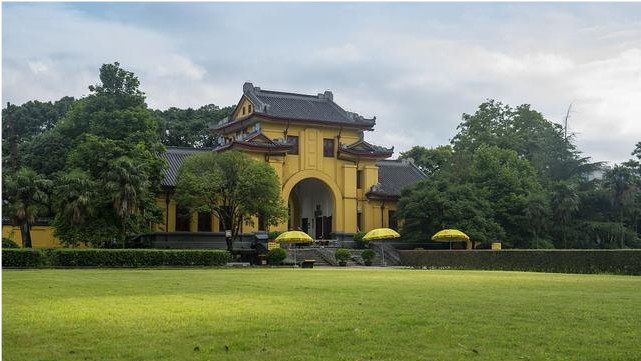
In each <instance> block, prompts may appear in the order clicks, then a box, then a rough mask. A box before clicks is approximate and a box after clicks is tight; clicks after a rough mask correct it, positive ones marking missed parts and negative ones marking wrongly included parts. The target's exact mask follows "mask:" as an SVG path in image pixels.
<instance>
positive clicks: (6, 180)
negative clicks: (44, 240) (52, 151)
mask: <svg viewBox="0 0 641 361" xmlns="http://www.w3.org/2000/svg"><path fill="white" fill-rule="evenodd" d="M4 175H5V176H4V177H3V187H2V192H3V197H2V198H3V203H4V204H3V206H4V210H5V212H6V214H7V215H9V217H10V218H11V219H12V221H13V223H14V224H17V225H19V226H20V233H21V235H22V242H23V246H24V247H28V248H31V247H32V244H31V226H32V225H33V223H34V221H35V219H36V218H37V217H38V215H40V214H42V213H45V212H47V206H46V205H47V202H48V200H49V197H48V195H47V190H48V189H49V187H51V181H50V180H48V179H46V178H44V177H43V176H42V175H40V174H38V173H36V172H35V171H33V170H31V169H28V168H20V169H18V170H17V171H15V172H14V173H8V174H4Z"/></svg>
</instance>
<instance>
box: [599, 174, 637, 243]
mask: <svg viewBox="0 0 641 361" xmlns="http://www.w3.org/2000/svg"><path fill="white" fill-rule="evenodd" d="M605 186H606V187H607V188H608V189H609V190H610V192H612V202H613V204H614V206H615V208H616V210H617V211H618V214H619V219H618V221H619V225H620V229H621V233H620V237H619V242H620V246H621V248H623V246H624V237H623V233H624V228H625V227H624V224H623V212H624V210H625V209H626V207H627V206H628V205H629V204H630V201H631V200H632V199H633V195H634V193H635V192H636V191H637V189H638V179H636V177H635V176H634V173H633V172H632V170H631V169H630V168H628V167H625V166H622V165H615V166H614V168H612V170H611V171H609V172H607V173H606V176H605Z"/></svg>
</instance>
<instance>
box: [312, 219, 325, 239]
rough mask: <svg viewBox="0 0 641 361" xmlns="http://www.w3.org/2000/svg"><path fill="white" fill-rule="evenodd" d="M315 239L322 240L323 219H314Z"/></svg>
mask: <svg viewBox="0 0 641 361" xmlns="http://www.w3.org/2000/svg"><path fill="white" fill-rule="evenodd" d="M314 238H316V239H323V217H316V237H314Z"/></svg>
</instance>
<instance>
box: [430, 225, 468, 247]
mask: <svg viewBox="0 0 641 361" xmlns="http://www.w3.org/2000/svg"><path fill="white" fill-rule="evenodd" d="M432 241H437V242H450V249H451V248H452V242H469V241H470V237H468V235H467V234H465V233H463V232H461V231H459V230H458V229H444V230H442V231H440V232H436V234H435V235H433V236H432Z"/></svg>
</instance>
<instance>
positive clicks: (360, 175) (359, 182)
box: [356, 170, 363, 189]
mask: <svg viewBox="0 0 641 361" xmlns="http://www.w3.org/2000/svg"><path fill="white" fill-rule="evenodd" d="M362 188H363V171H362V170H357V171H356V189H362Z"/></svg>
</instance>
